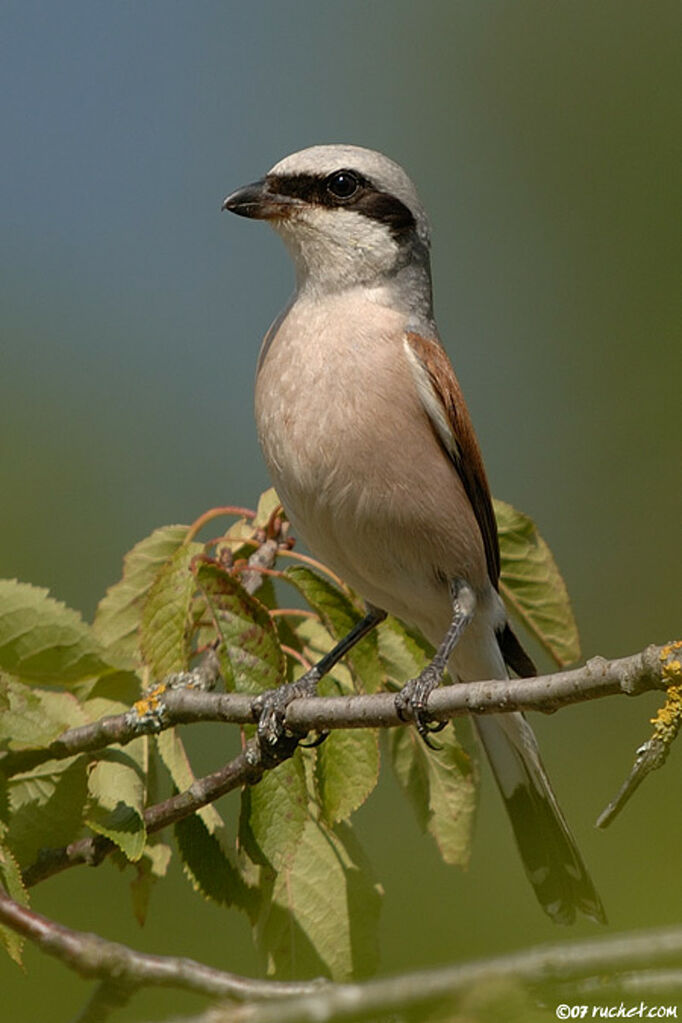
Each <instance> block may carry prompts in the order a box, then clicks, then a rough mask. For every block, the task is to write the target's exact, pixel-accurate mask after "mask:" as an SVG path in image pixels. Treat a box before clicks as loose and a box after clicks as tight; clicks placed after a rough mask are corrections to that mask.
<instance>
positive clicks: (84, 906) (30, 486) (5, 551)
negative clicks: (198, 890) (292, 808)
mask: <svg viewBox="0 0 682 1023" xmlns="http://www.w3.org/2000/svg"><path fill="white" fill-rule="evenodd" d="M1 17H2V30H1V33H0V35H1V37H2V42H1V43H0V46H1V50H0V110H1V111H2V150H3V152H2V169H3V187H2V196H1V198H0V209H1V211H2V213H1V217H2V220H1V227H0V230H1V238H2V247H1V259H2V268H1V272H0V292H1V300H0V309H1V324H2V328H1V329H2V337H1V341H0V423H1V428H0V480H2V492H3V500H2V502H1V503H0V575H2V576H10V577H11V576H17V577H19V578H21V579H23V580H26V581H30V582H34V583H39V584H42V585H47V586H49V587H50V588H51V591H52V592H53V594H54V595H55V596H58V597H60V598H62V599H64V600H66V601H67V602H68V603H70V604H71V605H73V606H75V607H77V608H79V609H80V610H82V611H83V613H84V614H85V615H86V616H88V617H89V616H91V615H92V612H93V609H94V607H95V605H96V602H97V600H98V598H99V596H100V595H101V594H102V593H103V591H104V590H105V588H106V587H107V586H108V585H109V584H111V583H112V582H114V581H115V580H116V579H117V578H118V575H119V573H120V565H121V559H122V556H123V554H124V553H125V551H126V550H128V549H129V548H130V547H131V546H132V545H133V543H134V542H135V541H137V540H138V539H140V538H141V537H143V536H145V535H146V534H147V533H149V532H150V531H151V530H152V529H153V528H154V527H156V526H158V525H161V524H164V523H170V522H188V521H191V520H193V519H194V518H196V517H197V515H199V514H200V513H201V512H202V511H203V510H205V509H206V508H207V507H209V506H212V505H217V504H225V503H236V504H247V505H248V504H253V503H254V502H255V501H256V499H257V495H258V494H259V492H260V491H261V490H262V489H264V488H265V487H266V486H267V478H266V474H265V469H264V466H263V464H262V461H261V459H260V455H259V452H258V448H257V442H256V437H255V429H254V425H253V421H252V412H251V388H252V379H253V373H254V366H255V359H256V353H257V349H258V345H259V340H260V337H261V336H262V334H263V333H264V331H265V329H266V328H267V326H268V324H269V322H270V320H271V319H272V318H273V317H274V316H275V314H276V313H277V312H278V310H279V309H280V308H281V306H282V305H283V303H284V302H285V300H286V298H287V296H288V293H289V291H290V289H291V287H292V280H293V274H292V269H291V267H290V265H289V263H288V259H287V257H286V254H285V253H284V250H283V248H282V246H281V245H280V243H279V242H278V241H277V240H276V239H275V238H274V237H271V236H270V235H269V234H268V232H267V231H266V230H265V229H264V228H263V227H262V226H260V225H254V224H252V223H247V222H245V221H244V222H242V221H238V220H237V219H236V218H228V217H225V216H221V215H220V212H219V210H220V204H221V200H222V198H223V197H224V195H226V194H227V193H228V192H229V191H231V190H232V189H234V188H235V187H237V186H238V185H240V184H244V183H246V182H248V181H251V180H253V179H254V178H257V177H260V176H261V175H262V174H263V172H264V171H266V170H267V169H268V168H269V167H270V166H271V165H272V164H273V163H274V162H275V161H276V160H278V159H280V158H281V157H282V156H283V155H285V154H286V153H288V152H292V151H294V150H296V149H299V148H302V147H303V146H307V145H311V144H315V143H320V142H353V143H357V144H361V145H366V146H370V147H371V148H376V149H380V150H382V151H384V152H386V153H387V154H389V155H390V156H392V157H393V158H394V159H396V160H398V161H399V162H400V163H402V164H403V165H404V166H405V167H406V169H407V170H408V172H409V173H410V175H411V176H412V177H413V178H414V180H415V181H416V182H417V184H418V187H419V190H420V193H421V196H422V198H423V200H424V202H425V204H426V206H427V209H428V210H429V211H430V215H431V218H432V222H433V226H434V245H433V263H434V283H435V301H436V312H437V316H438V321H439V324H440V329H441V333H442V335H443V338H444V341H445V344H446V347H447V349H448V351H449V353H450V355H451V357H452V359H453V362H454V363H455V366H456V369H457V372H458V375H459V377H460V380H461V383H462V385H463V387H464V390H465V393H466V394H467V396H468V400H469V403H470V407H471V411H472V415H473V418H474V422H475V424H476V427H477V430H478V434H479V438H480V441H481V444H482V447H483V451H484V454H485V458H486V463H487V467H488V472H489V476H490V479H491V484H492V487H493V490H494V492H495V494H496V495H497V496H498V497H501V498H503V499H505V500H507V501H510V502H511V503H513V504H515V505H516V506H517V507H519V508H521V509H522V510H523V511H525V512H527V513H528V514H530V515H532V516H533V517H534V518H535V520H536V521H537V523H538V525H539V527H540V529H541V531H542V532H543V534H544V536H545V538H546V539H547V540H548V542H549V543H550V545H551V547H552V549H553V551H554V553H555V555H556V557H557V560H558V561H559V564H560V566H561V568H562V570H563V572H564V575H565V578H566V581H567V584H568V587H569V590H570V592H571V594H572V597H573V601H574V608H575V612H576V615H577V618H578V622H579V625H580V628H581V633H582V639H583V652H584V655H585V656H589V655H593V654H596V653H600V654H604V655H606V656H617V655H624V654H627V653H632V652H635V651H637V650H639V649H641V648H642V647H644V646H645V645H646V644H647V643H650V642H664V641H665V640H667V639H670V638H673V636H674V635H675V634H679V632H680V615H679V608H680V597H679V591H680V586H679V576H680V523H681V521H682V493H681V491H682V488H681V484H680V433H681V431H680V414H679V391H680V371H681V370H682V345H681V343H680V334H679V327H678V325H679V321H680V312H681V311H682V310H681V308H680V297H679V296H680V290H679V280H680V247H679V235H680V232H679V224H680V209H679V166H680V155H681V154H680V151H679V149H680V147H679V124H680V122H681V116H680V115H681V114H682V100H681V99H680V97H681V96H682V90H681V89H680V86H681V85H682V82H681V81H680V79H681V78H682V76H681V75H680V71H679V68H680V41H681V31H680V30H681V29H682V7H681V5H680V4H679V3H678V2H669V3H666V2H656V0H652V2H649V3H637V2H628V0H619V2H615V0H614V2H600V0H596V2H595V0H589V2H586V0H575V2H572V3H568V2H566V3H561V2H557V3H554V2H551V3H550V2H544V3H543V2H531V0H517V2H502V0H497V2H493V0H490V2H485V0H483V2H482V0H468V2H461V3H453V2H440V0H431V2H425V3H421V4H416V3H411V2H407V0H394V2H389V0H375V2H365V3H362V2H358V0H346V2H345V3H343V4H339V3H328V2H324V3H319V2H318V3H314V2H312V0H305V2H304V0H293V2H289V3H277V2H274V0H270V2H263V0H256V2H254V0H251V2H250V3H249V4H242V3H236V2H222V3H220V2H217V0H202V2H200V3H190V2H160V0H156V2H152V0H145V2H140V3H133V2H115V3H105V2H92V0H87V2H85V0H83V2H77V0H64V2H62V3H60V4H53V3H46V2H45V3H32V2H27V0H22V2H8V0H4V3H3V4H2V15H1ZM656 705H657V701H656V699H655V698H653V697H652V698H641V699H639V700H637V701H632V702H630V701H627V700H625V699H620V700H616V699H611V700H609V701H604V702H602V703H595V704H593V705H591V706H589V705H584V706H581V707H576V708H574V709H570V710H565V711H562V712H561V713H560V714H558V715H556V716H554V717H551V718H540V717H535V718H534V726H535V727H536V730H537V732H538V735H539V737H540V741H541V745H542V748H543V751H544V756H545V760H546V762H547V766H548V768H549V771H550V774H551V775H552V778H553V779H554V782H555V785H556V789H557V792H558V794H559V797H560V800H561V802H562V804H563V806H564V808H565V811H566V814H567V816H568V818H569V820H570V821H571V822H572V826H573V828H574V830H575V833H576V836H577V838H578V840H579V843H580V845H581V848H582V849H583V852H584V855H585V858H586V860H587V861H588V863H589V864H590V868H591V871H592V873H593V875H594V878H595V881H596V882H597V885H598V887H599V889H600V892H601V894H602V897H603V900H604V903H605V905H606V908H607V912H608V915H609V919H610V923H609V926H608V927H607V928H606V929H605V932H615V931H620V930H626V929H631V928H636V927H641V926H653V925H659V924H668V923H675V922H679V919H680V910H681V903H682V899H681V896H682V874H681V872H680V870H679V856H680V849H681V848H682V813H681V812H680V806H681V805H682V782H681V781H680V767H681V765H682V751H681V750H680V749H676V750H674V751H673V753H672V755H671V757H670V760H669V763H668V765H667V767H666V769H665V770H664V771H662V772H660V773H659V775H657V776H655V777H652V778H651V779H650V780H649V781H648V782H647V783H646V786H645V787H644V788H643V789H642V790H640V792H639V793H638V794H637V796H636V797H635V799H634V801H633V802H632V804H631V805H630V806H629V807H628V809H627V812H626V813H625V814H624V816H623V818H622V819H620V820H618V821H617V822H616V823H615V824H614V825H613V827H612V828H611V829H610V830H608V831H607V832H605V833H599V832H596V831H595V830H594V828H593V826H592V825H593V821H594V819H595V817H596V816H597V814H598V812H599V811H600V810H601V809H602V807H603V806H604V804H605V803H606V802H607V801H608V799H609V798H610V797H611V796H612V795H613V794H614V792H615V790H616V789H617V787H618V786H619V784H620V782H621V780H622V779H623V777H624V776H625V773H626V772H627V770H628V768H629V766H630V763H631V760H632V756H633V753H634V750H635V748H636V746H637V745H638V744H639V743H640V742H641V741H643V740H644V739H645V738H646V737H647V736H648V734H649V724H648V718H649V716H650V715H651V713H652V712H653V711H654V710H655V707H656ZM223 742H224V739H223V737H222V736H221V734H220V733H219V732H217V731H216V730H215V729H214V730H209V729H207V730H206V731H205V732H204V733H202V734H200V736H199V738H198V739H195V740H192V745H193V746H194V747H195V748H196V749H197V750H198V751H199V753H200V757H199V761H198V766H199V767H200V768H201V769H206V770H209V769H211V768H214V767H217V766H218V765H219V764H220V763H221V762H222V760H223V759H224V756H225V752H224V749H223ZM236 808H237V801H236V799H235V798H234V797H232V798H230V797H227V798H226V799H225V800H224V801H223V804H222V806H221V809H222V810H223V812H224V813H225V815H226V816H228V817H232V818H233V817H234V815H235V814H236V812H237V810H236ZM357 824H358V828H359V834H360V837H361V839H362V842H363V844H364V846H365V847H366V849H367V851H368V852H369V854H370V856H371V857H372V859H373V861H374V863H375V865H376V867H377V871H378V873H379V875H380V877H381V880H382V882H383V885H384V888H385V891H386V898H385V905H384V911H383V923H382V947H383V966H382V969H383V971H384V972H395V971H399V970H403V969H406V968H409V967H421V966H427V965H429V964H434V963H444V962H450V961H455V960H460V959H465V958H472V957H477V956H489V955H494V954H498V953H502V952H504V951H507V950H511V949H515V948H521V947H524V946H527V945H529V944H531V943H537V942H542V941H548V940H558V939H562V938H568V937H570V936H572V935H575V936H576V937H578V936H587V935H593V934H597V933H602V932H601V931H600V930H599V928H597V927H596V926H595V925H591V924H590V923H589V922H585V923H581V924H580V925H578V926H576V927H575V928H574V929H572V930H571V931H570V932H566V931H561V930H557V929H556V928H554V927H553V926H552V924H551V923H550V922H549V921H548V920H546V919H545V918H544V917H543V916H542V915H541V913H540V911H539V910H538V907H537V906H536V904H535V901H534V899H533V896H532V893H531V890H530V888H529V887H528V885H527V883H526V881H525V878H524V877H523V875H522V871H521V868H520V864H519V860H518V857H517V855H516V851H515V849H514V847H513V843H512V839H511V835H510V832H509V829H508V827H507V824H506V821H505V818H504V814H503V810H502V807H501V804H500V801H499V799H498V797H497V794H496V793H495V791H494V790H493V786H492V782H491V780H490V777H489V775H487V774H484V779H483V793H482V805H481V811H480V815H479V824H478V829H477V836H476V842H475V847H474V851H473V858H472V863H471V867H470V869H469V870H468V871H467V872H466V873H461V872H457V871H455V870H453V869H449V868H446V867H444V866H443V865H442V864H441V863H440V862H439V859H438V855H437V853H436V851H435V848H434V846H433V844H432V842H431V840H430V839H428V838H425V837H423V836H421V835H420V834H419V833H418V831H417V828H416V825H415V823H414V821H413V818H412V817H411V815H410V811H409V810H408V808H407V806H406V805H405V804H404V803H403V802H402V800H401V799H400V798H399V796H398V795H397V792H396V788H395V783H394V782H393V779H392V778H391V777H390V775H389V773H388V771H387V770H386V771H384V772H383V775H382V782H381V785H380V789H379V791H378V792H377V793H375V795H374V796H373V797H372V799H371V800H370V802H369V804H367V805H366V806H365V807H364V808H363V810H362V811H361V812H360V813H359V814H358V815H357ZM172 876H173V882H172V885H171V886H170V887H169V886H162V887H161V888H160V889H157V891H156V892H155V893H154V897H153V902H152V907H151V913H150V918H149V920H148V923H147V925H146V927H145V928H144V929H143V930H140V929H139V928H138V927H137V925H136V924H134V923H133V922H132V916H131V913H130V909H129V905H128V893H127V886H128V881H129V878H128V877H127V876H126V875H122V874H119V873H118V872H116V871H115V870H114V869H113V868H112V867H111V866H110V865H105V866H103V867H101V868H99V869H98V870H97V871H94V870H87V869H84V868H82V869H78V870H73V871H70V872H69V873H67V874H65V875H63V876H61V877H57V878H55V879H53V880H52V881H50V882H47V883H46V884H44V885H43V886H41V887H40V888H39V889H38V890H36V891H35V893H34V906H35V908H36V909H38V910H39V911H41V912H44V913H46V914H48V915H53V916H55V917H57V918H58V919H59V920H61V921H63V922H64V923H66V924H68V925H70V926H73V927H76V928H83V929H92V930H96V931H98V932H99V933H101V934H103V935H104V936H106V937H109V938H112V939H115V940H121V941H125V942H128V943H130V944H132V945H134V946H137V947H139V948H144V949H146V950H149V951H154V952H163V953H181V954H185V955H191V956H193V957H195V958H199V959H204V960H207V961H210V962H211V963H214V964H216V965H218V966H222V967H224V968H226V969H229V970H234V971H236V972H244V973H247V974H253V973H255V972H257V970H258V963H257V961H256V956H255V954H254V952H253V951H252V947H251V939H250V934H249V930H248V926H247V924H246V921H245V919H242V918H241V917H236V916H232V915H231V914H229V913H227V912H225V911H222V910H219V909H217V908H215V907H213V906H211V905H208V904H206V903H203V902H201V901H200V900H199V899H198V898H197V897H195V896H194V895H193V894H192V893H191V891H190V889H189V887H188V886H187V885H186V884H185V882H184V881H183V880H182V878H181V876H180V872H179V870H178V869H177V868H176V869H174V871H173V875H172ZM26 962H27V967H28V969H27V973H26V974H25V975H22V974H21V973H20V972H19V971H18V970H17V969H16V968H15V967H14V966H12V965H10V964H9V962H8V961H7V962H3V963H0V985H1V987H2V992H3V1008H4V1010H5V1011H6V1012H7V1013H8V1016H7V1018H8V1019H9V1018H11V1019H15V1020H18V1021H22V1023H23V1021H33V1020H36V1021H40V1023H53V1021H54V1023H58V1021H63V1020H65V1019H68V1018H70V1016H71V1015H73V1014H74V1013H75V1012H76V1011H77V1009H78V1007H79V1006H80V1004H81V1003H82V1001H83V1000H84V998H85V995H86V985H84V984H83V983H82V982H81V981H79V980H78V979H76V978H75V977H74V976H72V975H71V974H69V973H68V972H67V971H66V970H65V969H63V968H62V967H61V966H59V965H57V964H56V963H53V962H52V961H48V960H46V959H45V958H44V957H42V956H41V955H39V954H38V953H36V952H34V951H33V950H31V949H29V950H28V951H27V954H26ZM198 1007H199V1004H198V1002H197V1001H196V1000H194V999H191V998H189V997H187V998H185V997H184V996H178V995H176V994H168V993H165V994H159V993H152V994H146V995H145V996H143V997H141V998H139V999H137V1000H136V1001H135V1003H134V1004H133V1006H132V1007H131V1008H130V1009H128V1010H126V1012H125V1013H123V1014H121V1017H122V1018H125V1019H127V1020H131V1021H132V1020H136V1019H142V1018H147V1017H151V1016H155V1015H158V1016H159V1017H161V1016H163V1014H164V1013H169V1012H170V1011H178V1012H179V1011H181V1010H182V1011H189V1010H190V1009H192V1008H197V1009H198Z"/></svg>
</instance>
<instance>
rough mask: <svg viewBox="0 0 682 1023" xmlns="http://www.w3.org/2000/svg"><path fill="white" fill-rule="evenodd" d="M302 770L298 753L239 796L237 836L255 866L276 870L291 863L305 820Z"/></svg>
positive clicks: (306, 803)
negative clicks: (240, 808)
mask: <svg viewBox="0 0 682 1023" xmlns="http://www.w3.org/2000/svg"><path fill="white" fill-rule="evenodd" d="M307 807H308V793H307V789H306V778H305V768H304V764H303V758H302V757H301V754H300V752H298V753H296V754H295V755H294V756H293V757H291V758H290V759H289V760H285V761H284V763H283V764H280V765H279V766H278V767H277V768H275V769H274V770H272V771H268V772H266V773H265V774H264V775H263V777H262V778H261V780H260V781H259V782H258V784H257V785H250V786H248V787H247V788H246V789H244V792H243V793H242V810H241V815H240V824H239V835H240V841H241V844H242V845H243V847H244V849H245V850H246V852H247V853H248V855H249V856H250V857H251V859H252V860H253V861H254V862H255V863H260V864H265V863H267V864H269V865H270V866H272V867H273V868H274V869H275V870H281V869H283V868H284V867H285V866H286V865H287V864H288V863H290V862H291V860H292V859H293V857H294V856H295V854H296V850H297V849H298V844H299V842H300V839H301V835H302V833H303V828H304V825H305V822H306V819H307V817H308V809H307Z"/></svg>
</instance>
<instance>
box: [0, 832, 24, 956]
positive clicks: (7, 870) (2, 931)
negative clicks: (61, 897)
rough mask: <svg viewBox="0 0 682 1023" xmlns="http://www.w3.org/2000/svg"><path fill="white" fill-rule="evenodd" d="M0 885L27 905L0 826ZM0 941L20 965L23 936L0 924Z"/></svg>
mask: <svg viewBox="0 0 682 1023" xmlns="http://www.w3.org/2000/svg"><path fill="white" fill-rule="evenodd" d="M0 885H2V887H3V888H4V889H5V891H6V892H7V894H8V895H9V897H10V898H11V899H13V900H14V901H15V902H18V903H19V904H20V905H21V906H28V904H29V901H28V893H27V891H26V889H25V888H24V883H23V881H22V880H21V871H20V869H19V865H18V863H17V861H16V860H15V858H14V856H13V855H12V852H11V850H10V849H9V847H8V845H7V844H6V842H5V829H4V828H3V827H0ZM0 942H2V944H3V945H4V947H5V949H6V951H7V954H8V955H9V957H10V958H11V959H13V960H14V962H15V963H16V964H17V966H21V965H22V960H21V951H22V948H23V945H24V938H23V937H22V936H21V935H20V934H17V932H16V931H13V930H12V929H11V928H10V927H4V926H0Z"/></svg>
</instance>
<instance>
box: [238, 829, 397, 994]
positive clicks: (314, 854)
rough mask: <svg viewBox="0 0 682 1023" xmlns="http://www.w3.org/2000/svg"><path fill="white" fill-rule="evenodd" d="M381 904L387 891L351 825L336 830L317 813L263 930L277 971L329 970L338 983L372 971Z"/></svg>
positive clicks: (260, 934) (261, 938) (278, 883)
mask: <svg viewBox="0 0 682 1023" xmlns="http://www.w3.org/2000/svg"><path fill="white" fill-rule="evenodd" d="M380 905H381V889H380V887H379V886H378V885H377V884H375V883H374V881H373V878H372V872H371V868H370V865H369V863H368V861H367V859H366V857H365V856H364V854H363V852H362V850H361V848H360V846H359V844H358V842H357V840H356V839H355V837H354V835H353V832H352V831H351V829H350V828H349V827H348V826H347V825H339V826H337V827H336V828H335V829H334V830H333V831H332V830H330V829H329V828H327V827H326V826H325V825H323V824H322V823H320V822H318V821H315V820H312V819H310V818H309V819H308V821H307V823H306V825H305V828H304V829H303V834H302V835H301V840H300V842H299V843H298V846H297V849H296V854H295V856H294V859H293V861H292V863H291V865H290V866H289V867H287V868H285V869H284V870H282V871H281V872H280V873H279V874H278V875H277V877H276V879H275V881H274V884H273V889H272V900H271V902H269V904H267V906H266V907H265V909H264V914H263V917H262V919H261V920H260V922H259V926H258V929H257V940H258V942H259V945H260V947H261V949H262V950H263V951H264V952H265V953H266V954H267V956H268V957H269V960H270V972H274V973H276V974H277V975H278V976H287V977H290V976H293V975H296V976H299V977H300V976H304V975H312V976H315V975H317V974H318V973H319V972H320V970H322V971H323V972H324V973H325V974H327V976H330V977H331V978H333V979H334V980H336V981H347V980H351V979H354V978H361V977H366V976H369V975H370V974H372V973H373V972H374V971H375V970H376V968H377V964H378V943H377V930H378V922H379V910H380Z"/></svg>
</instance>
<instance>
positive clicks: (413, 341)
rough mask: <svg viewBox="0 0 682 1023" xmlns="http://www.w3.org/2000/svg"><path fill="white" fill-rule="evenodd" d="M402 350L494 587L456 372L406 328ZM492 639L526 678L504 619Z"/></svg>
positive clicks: (496, 566) (484, 498)
mask: <svg viewBox="0 0 682 1023" xmlns="http://www.w3.org/2000/svg"><path fill="white" fill-rule="evenodd" d="M405 350H406V352H407V355H408V358H409V361H410V365H411V367H412V372H413V374H414V380H415V384H416V386H417V391H418V393H419V397H420V399H421V402H422V405H423V406H424V410H425V412H426V414H427V415H428V417H429V419H430V421H431V425H432V426H433V429H434V431H435V433H436V435H437V437H438V439H439V441H440V443H441V445H442V446H443V448H444V450H445V452H446V454H447V455H448V457H449V459H450V461H451V462H452V464H453V466H454V467H455V469H456V470H457V472H458V473H459V477H460V479H461V480H462V484H463V485H464V489H465V491H466V493H467V496H468V498H469V500H470V501H471V507H472V508H473V510H474V515H475V516H476V521H477V522H478V528H479V529H480V531H481V536H482V538H483V547H484V549H485V557H486V563H487V566H488V576H489V577H490V581H491V583H492V584H493V586H494V587H495V589H498V588H499V579H500V546H499V542H498V538H497V523H496V521H495V513H494V511H493V502H492V499H491V496H490V487H489V486H488V479H487V476H486V474H485V468H484V465H483V459H482V457H481V451H480V448H479V446H478V441H477V440H476V434H475V433H474V428H473V425H472V422H471V417H470V415H469V410H468V408H467V406H466V402H465V401H464V396H463V394H462V390H461V388H460V386H459V382H458V380H457V377H456V376H455V371H454V370H453V368H452V365H451V364H450V360H449V359H448V357H447V355H446V353H445V350H444V348H443V346H442V345H441V344H440V342H439V341H436V340H434V339H431V338H425V337H422V336H421V335H420V334H416V333H414V332H413V331H410V332H408V333H407V334H406V335H405ZM497 640H498V643H499V645H500V649H501V651H502V656H503V657H504V660H505V662H506V663H507V664H508V665H509V667H510V668H513V669H514V671H515V672H516V674H517V675H521V676H524V677H528V676H530V675H535V674H536V669H535V665H534V664H533V661H532V660H531V658H530V657H529V656H528V654H527V653H526V651H525V650H524V649H523V647H522V646H521V644H520V643H519V641H518V639H517V638H516V636H515V634H514V632H513V631H512V629H511V626H510V625H509V623H508V622H505V624H504V626H503V627H502V629H501V630H500V632H499V633H498V637H497Z"/></svg>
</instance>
